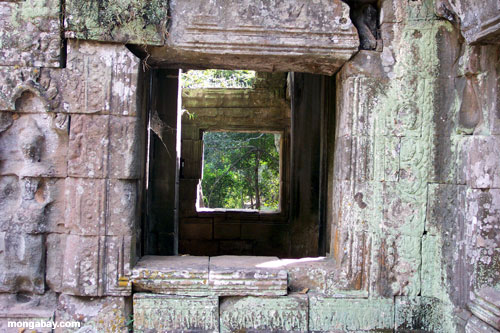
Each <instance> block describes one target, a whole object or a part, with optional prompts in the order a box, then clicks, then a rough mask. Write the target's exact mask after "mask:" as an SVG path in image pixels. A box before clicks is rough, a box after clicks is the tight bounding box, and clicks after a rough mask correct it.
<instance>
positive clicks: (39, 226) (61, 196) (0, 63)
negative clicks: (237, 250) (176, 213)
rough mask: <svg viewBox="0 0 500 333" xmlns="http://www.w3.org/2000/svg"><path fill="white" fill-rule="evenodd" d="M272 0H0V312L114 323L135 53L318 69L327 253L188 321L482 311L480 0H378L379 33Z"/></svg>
mask: <svg viewBox="0 0 500 333" xmlns="http://www.w3.org/2000/svg"><path fill="white" fill-rule="evenodd" d="M277 3H278V6H277V7H276V8H274V7H271V6H269V2H268V1H257V2H255V1H252V2H250V1H246V0H239V1H236V2H234V3H229V2H228V1H225V0H220V1H219V0H218V1H214V2H203V3H198V2H195V1H184V2H181V1H175V0H171V1H169V2H167V1H163V0H157V1H148V2H141V1H128V0H120V1H86V2H82V1H76V0H67V1H56V0H26V1H0V27H1V28H2V29H1V31H2V32H1V33H0V45H1V49H0V55H1V56H0V83H1V87H0V212H1V214H0V216H1V217H0V329H1V330H6V331H8V330H7V328H6V325H7V324H6V322H7V321H8V320H11V319H12V318H15V319H16V320H23V319H24V320H33V319H34V318H37V319H40V318H43V319H48V318H53V319H56V320H77V321H80V322H81V323H82V324H83V325H82V326H84V327H86V329H87V330H90V331H92V330H93V331H97V332H118V331H122V332H125V331H126V328H125V324H126V322H127V321H128V319H130V317H129V316H130V313H131V304H132V303H131V302H132V297H130V296H131V295H132V282H131V281H130V279H131V276H132V269H133V267H134V265H135V263H136V261H137V256H139V255H140V254H141V246H143V245H144V244H141V241H140V240H141V233H142V232H144V231H143V230H141V226H140V221H141V216H142V215H143V214H144V209H143V206H142V203H143V202H144V201H143V193H144V187H145V186H144V163H145V160H146V158H145V156H146V153H145V151H144V147H145V146H146V143H145V138H144V136H145V132H146V123H147V117H146V113H147V111H150V110H148V103H147V102H148V97H149V93H148V92H149V91H150V90H149V88H150V87H149V82H150V81H149V80H148V79H147V78H149V74H148V70H149V69H150V67H151V66H157V67H172V68H179V67H182V66H184V65H186V66H204V65H205V66H207V65H210V66H212V67H218V68H225V67H239V68H252V69H261V70H267V71H273V70H277V69H279V70H284V71H285V70H286V71H304V72H310V73H317V74H333V73H336V124H337V125H336V126H337V129H336V134H335V138H334V139H335V140H332V141H331V142H329V146H330V149H332V148H333V150H334V151H335V152H334V156H333V157H332V158H333V161H331V159H330V161H331V162H330V164H329V165H328V166H329V168H330V170H329V171H330V176H331V177H330V178H329V182H328V186H329V193H330V194H329V198H328V202H327V207H329V208H328V210H327V217H328V221H329V222H330V224H329V227H331V231H332V237H331V243H330V251H331V253H330V258H329V259H326V261H327V262H322V263H321V264H320V263H314V260H313V262H311V263H307V265H304V266H300V265H299V266H293V265H290V266H286V271H287V274H288V278H289V281H288V284H289V285H291V286H294V285H295V286H300V287H303V288H299V290H296V291H302V292H303V293H307V292H308V290H306V289H309V290H310V291H311V292H310V293H309V294H306V295H305V296H304V294H300V295H299V296H296V295H289V296H284V297H283V298H279V299H273V298H266V299H262V298H257V300H256V299H255V297H258V296H245V297H244V298H242V299H240V298H233V297H230V296H221V297H213V298H209V299H208V298H207V299H203V301H205V303H200V302H198V303H199V304H202V305H201V306H205V305H206V306H208V307H217V308H218V309H219V312H217V311H214V312H210V316H211V317H209V318H210V319H206V320H205V318H206V317H203V320H204V321H203V322H202V323H203V325H204V326H203V327H207V328H208V329H212V328H214V327H215V328H214V330H217V329H218V328H217V327H220V328H221V329H222V330H231V329H233V330H241V329H254V330H255V329H257V330H259V329H260V330H263V329H267V328H270V329H282V330H297V331H301V330H302V331H303V330H304V328H306V329H309V330H311V331H318V332H321V331H349V330H351V331H360V330H362V331H370V330H371V331H380V330H391V329H395V330H426V331H433V332H455V331H465V332H478V331H479V332H495V331H498V330H500V325H499V316H498V313H499V310H498V309H499V307H500V306H499V303H498V302H499V298H500V296H498V291H499V290H500V276H499V274H500V273H499V272H500V253H499V248H500V238H499V237H500V236H499V235H500V232H499V228H500V221H499V216H500V160H499V158H498V156H499V153H500V152H499V150H500V97H499V96H500V92H499V90H500V67H499V63H500V61H499V59H500V49H499V39H498V35H499V31H500V28H499V26H498V16H499V15H498V9H499V6H500V5H499V4H498V1H495V0H489V1H485V2H484V1H483V2H478V1H472V0H469V1H468V0H457V1H441V0H439V1H437V0H436V1H432V0H417V1H391V0H382V1H379V16H380V17H379V23H380V34H381V38H382V41H383V47H382V49H381V51H380V52H375V51H360V52H356V50H357V45H358V43H359V42H358V38H357V35H356V30H355V28H354V26H353V25H352V24H351V21H350V19H349V15H348V11H349V9H348V7H347V5H345V4H344V3H342V2H340V1H338V0H335V1H292V0H283V1H278V2H277ZM234 6H238V8H241V10H238V9H235V7H234ZM241 17H245V18H247V19H245V21H244V22H242V20H241V19H240V18H241ZM245 22H250V23H251V26H245V25H244V23H245ZM231 31H233V32H234V34H232V32H231ZM248 34H250V35H251V37H252V38H247V37H248ZM195 43H196V46H195ZM125 44H128V45H127V46H128V48H127V47H126V46H125ZM238 45H240V46H241V47H239V46H238ZM129 49H132V50H133V51H134V52H135V54H137V55H140V56H141V57H142V58H143V61H141V60H140V59H139V58H138V57H136V56H135V55H134V53H132V52H131V51H130V50H129ZM353 55H354V57H352V58H351V56H353ZM152 70H153V71H154V70H155V68H152ZM337 71H338V72H337ZM331 93H332V94H333V91H332V92H331ZM327 148H328V147H327ZM327 150H329V149H327ZM214 225H215V222H214ZM225 230H229V229H225ZM295 236H296V237H300V235H299V236H297V235H295ZM321 260H325V259H321ZM297 277H298V278H297ZM318 294H319V295H318ZM240 296H241V295H240ZM135 297H136V300H137V299H140V297H142V296H140V295H137V296H135ZM152 297H153V301H152V303H153V304H159V306H163V305H162V304H164V302H174V303H175V304H180V305H178V306H177V308H176V309H177V310H179V311H181V312H182V311H184V310H183V309H184V308H183V306H186V309H190V307H191V305H190V304H191V303H189V304H187V305H185V304H186V303H182V302H181V301H182V299H183V297H184V296H182V295H177V296H175V295H174V297H173V298H174V300H173V301H172V299H171V298H172V297H171V298H168V297H166V298H165V297H159V296H155V295H154V294H153V296H152ZM146 298H148V297H146ZM164 298H165V299H164ZM175 298H178V299H181V301H178V300H176V299H175ZM190 300H191V301H193V300H192V299H190ZM144 302H146V308H148V307H149V306H150V305H148V303H147V302H150V301H148V300H146V301H144ZM176 302H177V303H176ZM219 302H220V303H219ZM204 304H205V305H204ZM219 304H220V307H219ZM256 304H258V305H259V306H260V307H257V306H256ZM149 308H150V307H149ZM276 308H279V309H289V310H290V311H289V312H286V311H285V310H283V311H282V312H280V314H279V315H276V316H274V315H273V314H274V313H276V312H275V309H276ZM249 309H250V310H251V309H254V310H258V311H256V312H255V313H256V314H255V317H252V318H260V320H261V321H260V322H259V321H256V320H251V319H248V318H249V317H248V316H247V317H245V314H247V313H249V311H250V310H249ZM287 311H288V310H287ZM307 311H309V312H307ZM183 313H188V312H183ZM136 314H137V315H139V314H140V313H139V312H136ZM290 314H292V316H293V317H294V318H296V319H297V318H299V319H300V320H298V319H297V320H296V321H293V320H288V319H287V320H282V321H279V320H281V319H280V318H281V317H280V316H281V315H282V316H285V317H286V316H288V317H287V318H289V317H290ZM259 316H260V317H259ZM315 316H316V317H315ZM138 318H140V317H138ZM213 318H215V319H214V320H213V321H212V319H213ZM217 318H218V321H217ZM276 318H278V319H276ZM153 319H154V318H153ZM266 320H268V322H266ZM273 320H274V321H273ZM137 322H138V323H139V320H138V321H137ZM269 322H270V323H271V324H269ZM306 322H307V324H306ZM214 323H215V324H214ZM266 323H267V324H266ZM279 323H281V324H279ZM174 324H175V325H177V324H178V323H177V322H175V323H174ZM212 324H214V325H215V326H214V325H212ZM137 325H139V324H137ZM175 325H174V326H172V327H177V328H179V326H175ZM182 325H184V326H180V327H181V329H184V328H187V327H192V326H189V322H187V323H184V324H182ZM217 325H219V326H217ZM265 325H269V326H265ZM273 325H275V326H273ZM197 327H198V328H199V326H197ZM84 329H85V328H84ZM59 331H67V330H59Z"/></svg>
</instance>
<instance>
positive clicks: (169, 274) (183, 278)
mask: <svg viewBox="0 0 500 333" xmlns="http://www.w3.org/2000/svg"><path fill="white" fill-rule="evenodd" d="M131 280H132V283H133V285H134V288H135V289H137V290H144V291H152V292H155V293H160V294H170V295H185V296H207V295H209V294H210V292H209V290H208V257H196V256H180V257H179V256H171V257H166V256H145V257H142V258H141V260H139V262H138V263H137V264H136V265H135V266H134V269H133V272H132V277H131Z"/></svg>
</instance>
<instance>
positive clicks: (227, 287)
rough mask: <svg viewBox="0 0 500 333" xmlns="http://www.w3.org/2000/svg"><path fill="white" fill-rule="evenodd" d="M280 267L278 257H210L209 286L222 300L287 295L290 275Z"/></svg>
mask: <svg viewBox="0 0 500 333" xmlns="http://www.w3.org/2000/svg"><path fill="white" fill-rule="evenodd" d="M279 265H280V263H279V259H278V258H277V257H250V256H218V257H211V258H210V272H209V281H208V283H209V285H210V289H211V290H212V292H214V293H215V294H217V295H220V296H246V295H252V296H282V295H286V294H287V279H288V276H287V271H286V270H284V269H283V268H281V267H279Z"/></svg>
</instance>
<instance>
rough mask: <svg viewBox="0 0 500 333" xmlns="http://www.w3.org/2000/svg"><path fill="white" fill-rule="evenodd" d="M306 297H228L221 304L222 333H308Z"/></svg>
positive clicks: (297, 295) (295, 295)
mask: <svg viewBox="0 0 500 333" xmlns="http://www.w3.org/2000/svg"><path fill="white" fill-rule="evenodd" d="M308 313H309V308H308V297H307V295H299V294H293V295H289V296H280V297H254V296H247V297H228V298H223V299H222V300H221V304H220V331H221V332H307V325H308V322H307V319H308Z"/></svg>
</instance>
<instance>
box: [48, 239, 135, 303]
mask: <svg viewBox="0 0 500 333" xmlns="http://www.w3.org/2000/svg"><path fill="white" fill-rule="evenodd" d="M134 251H135V241H134V238H133V237H131V236H80V235H67V234H49V235H48V237H47V274H46V279H47V285H49V287H50V288H51V289H52V290H54V291H56V292H62V293H65V294H68V295H75V296H108V295H109V296H129V295H130V294H131V291H132V290H131V287H132V286H131V283H130V281H129V278H128V277H129V276H130V275H131V271H130V268H131V262H132V261H134V260H135V259H134V256H133V253H134Z"/></svg>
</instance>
